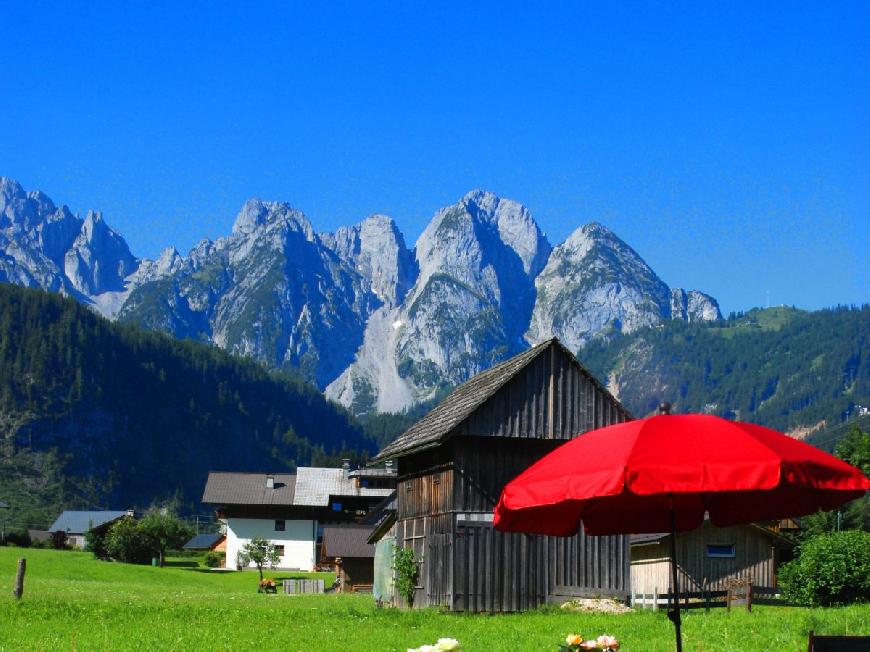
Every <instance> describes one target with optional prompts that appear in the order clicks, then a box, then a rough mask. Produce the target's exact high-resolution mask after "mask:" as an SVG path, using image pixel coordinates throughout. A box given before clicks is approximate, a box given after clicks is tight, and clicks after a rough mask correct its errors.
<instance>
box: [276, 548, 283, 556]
mask: <svg viewBox="0 0 870 652" xmlns="http://www.w3.org/2000/svg"><path fill="white" fill-rule="evenodd" d="M275 552H277V553H278V556H279V557H283V556H284V546H275Z"/></svg>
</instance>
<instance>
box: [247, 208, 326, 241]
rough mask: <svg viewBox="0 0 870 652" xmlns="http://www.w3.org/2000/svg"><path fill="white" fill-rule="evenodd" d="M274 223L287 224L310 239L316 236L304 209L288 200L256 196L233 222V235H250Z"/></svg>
mask: <svg viewBox="0 0 870 652" xmlns="http://www.w3.org/2000/svg"><path fill="white" fill-rule="evenodd" d="M273 225H281V226H283V225H287V226H290V227H291V228H295V229H296V230H300V231H302V232H304V233H305V235H306V237H307V238H308V239H309V240H310V239H312V238H313V237H314V229H313V227H312V226H311V222H309V221H308V218H307V217H305V214H304V213H303V212H302V211H300V210H297V209H295V208H293V207H292V206H291V205H290V204H288V203H286V202H276V201H263V200H262V199H256V198H254V199H249V200H248V201H246V202H245V203H244V205H243V206H242V208H241V210H240V211H239V213H238V215H237V216H236V220H235V222H233V235H249V234H251V233H253V232H254V231H256V230H258V229H259V228H261V227H263V226H266V227H267V228H268V227H270V226H273Z"/></svg>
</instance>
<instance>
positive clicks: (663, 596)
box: [631, 586, 791, 611]
mask: <svg viewBox="0 0 870 652" xmlns="http://www.w3.org/2000/svg"><path fill="white" fill-rule="evenodd" d="M748 590H749V598H748V600H747V596H746V595H745V594H743V595H740V594H734V593H732V594H731V597H730V600H731V604H732V605H735V606H746V607H747V608H749V609H751V605H753V604H761V605H779V606H791V603H789V602H788V601H786V600H785V599H784V598H782V597H781V596H780V593H779V590H778V589H774V588H771V587H769V586H749V587H748ZM673 599H674V594H673V593H658V591H657V590H656V592H654V593H632V594H631V606H632V607H635V608H640V609H652V610H653V611H655V610H657V609H659V608H665V609H670V608H671V603H672V602H673ZM679 600H680V609H711V608H716V607H727V606H728V602H729V593H728V591H689V592H682V593H680V594H679Z"/></svg>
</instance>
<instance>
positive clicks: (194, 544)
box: [183, 532, 224, 550]
mask: <svg viewBox="0 0 870 652" xmlns="http://www.w3.org/2000/svg"><path fill="white" fill-rule="evenodd" d="M223 538H224V535H223V534H222V533H220V532H214V533H212V534H197V535H194V536H192V537H191V538H190V541H188V542H187V543H185V544H184V546H183V548H184V549H185V550H211V549H212V548H213V547H214V546H215V545H217V544H218V543H220V541H221V539H223Z"/></svg>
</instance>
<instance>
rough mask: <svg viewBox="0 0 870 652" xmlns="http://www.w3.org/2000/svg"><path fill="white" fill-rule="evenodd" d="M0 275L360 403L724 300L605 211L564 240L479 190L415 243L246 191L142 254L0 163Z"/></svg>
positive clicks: (423, 389)
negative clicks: (681, 281)
mask: <svg viewBox="0 0 870 652" xmlns="http://www.w3.org/2000/svg"><path fill="white" fill-rule="evenodd" d="M0 281H7V282H11V283H17V284H20V285H28V286H33V287H41V288H44V289H47V290H52V291H59V292H65V293H68V294H70V295H73V296H75V297H77V298H78V299H79V300H81V301H83V302H86V303H88V304H90V305H92V306H93V307H94V308H95V309H97V310H99V311H101V312H102V313H103V314H105V315H107V316H109V317H112V318H117V319H121V320H124V321H131V322H135V323H138V324H141V325H143V326H145V327H148V328H157V329H160V330H164V331H166V332H168V333H171V334H173V335H175V336H177V337H190V338H194V339H199V340H202V341H205V342H211V343H214V344H216V345H217V346H220V347H222V348H224V349H227V350H229V351H232V352H234V353H237V354H239V355H245V356H250V357H252V358H254V359H256V360H259V361H261V362H263V363H265V364H267V365H270V366H273V367H279V368H280V367H284V366H287V367H293V368H296V369H299V370H301V371H302V372H303V374H305V375H306V376H307V377H309V378H310V379H312V380H314V381H315V382H317V383H318V385H319V386H320V387H325V388H326V393H327V395H328V396H329V397H331V398H333V399H335V400H337V401H340V402H341V403H343V404H345V405H347V406H350V407H351V408H352V409H353V410H354V411H355V412H368V411H371V410H379V411H399V410H402V409H405V408H407V407H410V406H412V405H414V404H415V403H417V402H419V401H423V400H427V399H431V398H433V397H436V396H438V395H439V393H441V392H444V391H446V390H447V389H448V388H449V387H451V386H453V385H455V384H458V383H461V382H463V381H465V380H467V379H468V378H469V377H470V376H472V375H474V374H476V373H478V372H480V371H482V370H484V369H486V368H488V367H490V366H491V365H493V364H495V363H497V362H499V361H501V360H503V359H505V358H507V357H509V356H510V355H513V354H514V353H516V352H518V351H521V350H523V349H524V348H526V347H527V346H529V345H530V344H536V343H538V342H540V341H542V340H544V339H546V338H548V337H551V336H553V335H556V336H558V337H559V338H560V339H562V341H564V342H565V343H566V345H567V346H569V347H570V348H571V349H573V350H575V351H577V350H579V349H580V348H581V347H582V346H583V345H584V344H585V343H586V342H587V341H589V339H591V338H593V337H599V336H602V335H606V334H607V333H611V332H614V331H622V332H631V331H633V330H636V329H638V328H640V327H642V326H647V325H652V324H657V323H660V322H661V321H662V320H665V319H672V318H673V319H685V320H690V321H694V320H699V319H700V320H712V319H719V318H720V317H721V316H720V314H719V307H718V305H717V304H716V301H715V299H713V298H712V297H710V296H708V295H706V294H703V293H701V292H698V291H695V290H689V291H686V290H682V289H679V288H674V289H671V288H669V287H668V286H667V285H666V284H665V283H664V282H663V281H662V280H661V279H660V278H658V276H656V274H655V272H653V270H652V269H650V267H649V266H648V265H647V264H646V263H645V262H644V261H643V260H642V259H641V258H640V256H639V255H638V254H637V253H636V252H635V251H634V250H632V249H631V247H629V246H628V245H627V244H626V243H625V242H623V241H622V240H620V239H619V238H618V237H616V236H615V235H614V234H613V233H612V232H611V231H609V230H608V229H606V228H605V227H603V226H601V225H600V224H588V225H586V226H584V227H581V228H579V229H577V230H576V231H575V232H574V233H572V234H571V236H570V237H569V238H568V239H567V240H566V241H565V242H564V243H562V244H560V245H559V246H557V247H556V248H555V249H553V248H552V247H551V245H550V243H549V242H547V239H546V238H545V237H544V235H543V233H542V232H541V230H540V228H539V227H538V225H537V224H536V223H535V220H534V219H533V218H532V216H531V214H530V213H529V211H528V210H527V209H526V208H524V207H523V206H522V205H521V204H519V203H517V202H515V201H512V200H509V199H503V198H500V197H498V196H496V195H494V194H492V193H490V192H484V191H481V190H475V191H473V192H470V193H468V194H467V195H465V196H464V197H463V198H462V199H460V200H459V201H458V202H457V203H456V204H453V205H452V206H448V207H446V208H443V209H441V210H439V211H437V212H436V213H435V216H434V217H433V219H432V221H431V222H430V223H429V225H428V226H427V227H426V229H425V230H424V231H423V233H422V235H421V236H420V238H419V239H418V241H417V243H416V247H415V249H414V250H413V251H411V250H408V248H407V247H406V245H405V241H404V238H403V236H402V234H401V232H400V231H399V230H398V228H397V227H396V225H395V223H394V222H393V220H392V219H391V218H389V217H387V216H384V215H373V216H371V217H368V218H366V219H365V220H363V221H362V222H360V223H359V224H357V225H355V226H350V227H342V228H340V229H338V230H337V231H336V232H335V233H323V234H318V233H317V232H316V231H315V229H314V228H313V227H312V225H311V223H310V222H309V221H308V219H307V218H306V217H305V215H304V214H303V213H302V212H300V211H298V210H296V209H294V208H292V207H291V206H290V205H288V204H285V203H279V202H265V201H260V200H256V199H252V200H249V201H248V202H246V203H245V204H244V206H242V208H241V210H240V211H239V213H238V216H237V217H236V220H235V223H234V225H233V229H232V232H231V234H230V235H228V236H227V237H223V238H219V239H218V240H215V241H211V240H207V239H206V240H202V241H201V242H199V243H198V244H197V245H196V246H195V247H194V248H193V249H191V251H190V252H189V253H188V254H187V255H186V256H182V255H181V254H179V253H178V252H177V251H175V250H174V249H172V248H171V247H170V248H168V249H165V250H164V251H163V252H162V253H161V255H160V256H159V258H158V259H157V260H139V259H137V258H136V257H134V256H133V255H132V254H131V253H130V250H129V248H128V247H127V245H126V243H125V242H124V240H123V238H121V236H119V235H118V234H117V233H115V232H114V231H112V230H111V229H110V228H109V227H108V226H107V225H106V223H105V222H104V221H103V219H102V216H101V215H100V214H99V213H94V212H90V213H88V215H87V216H86V218H85V219H84V220H82V219H79V218H77V217H76V216H74V215H73V214H72V213H70V211H69V209H67V208H66V207H65V206H61V207H57V206H55V205H54V203H53V202H52V201H51V199H49V198H48V197H47V196H45V195H44V194H42V193H40V192H25V191H24V190H23V189H22V188H21V186H20V185H19V184H17V183H16V182H14V181H12V180H9V179H4V178H0Z"/></svg>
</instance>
